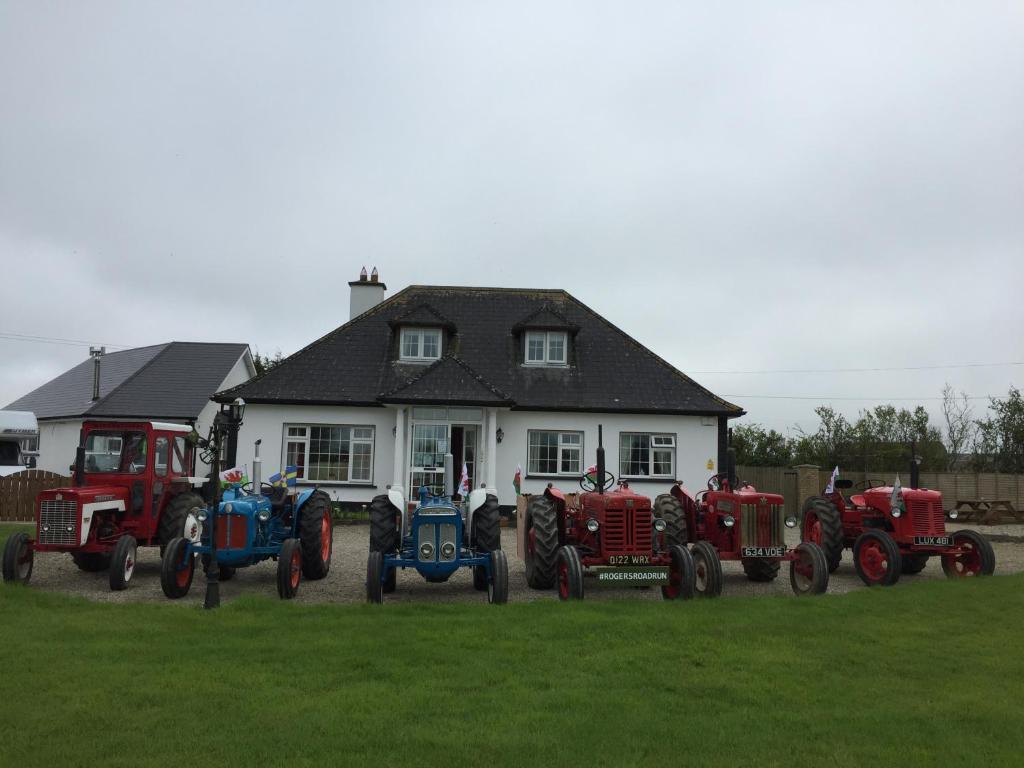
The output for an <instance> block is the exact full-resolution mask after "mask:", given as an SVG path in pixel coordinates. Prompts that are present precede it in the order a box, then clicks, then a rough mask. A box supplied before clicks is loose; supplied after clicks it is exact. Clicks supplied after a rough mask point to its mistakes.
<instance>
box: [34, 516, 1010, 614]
mask: <svg viewBox="0 0 1024 768" xmlns="http://www.w3.org/2000/svg"><path fill="white" fill-rule="evenodd" d="M952 527H953V526H951V528H952ZM959 527H960V528H974V530H979V531H981V532H982V533H984V534H986V535H988V536H990V537H991V538H992V546H993V548H994V549H995V553H996V573H997V574H1006V573H1018V572H1020V571H1024V525H1004V526H985V527H975V526H967V525H963V526H959ZM787 535H788V536H789V539H790V541H789V544H790V545H791V546H792V545H795V544H796V543H797V542H798V538H797V535H796V533H795V532H794V531H787ZM368 538H369V528H368V527H367V526H365V525H340V526H337V527H336V528H335V529H334V557H333V560H332V565H331V572H330V574H329V575H328V576H327V578H326V579H323V580H321V581H303V582H302V585H301V586H300V588H299V594H298V597H297V598H296V599H297V600H299V601H301V602H319V603H361V602H363V601H364V600H365V599H366V597H365V595H366V592H365V587H364V581H365V578H366V552H367V543H368ZM502 548H503V549H504V550H505V552H506V553H507V554H508V561H509V600H510V601H511V602H518V601H524V600H553V599H555V598H556V596H555V593H554V592H553V591H549V592H537V591H534V590H532V589H529V588H528V587H527V586H526V577H525V574H524V571H523V563H522V561H521V560H520V559H519V558H518V557H517V556H516V539H515V530H514V529H511V528H503V529H502ZM722 565H723V570H724V572H725V582H724V586H723V590H722V595H723V597H729V596H732V595H788V596H792V592H791V591H790V587H789V571H788V566H786V565H785V564H783V568H782V571H781V572H780V575H779V578H778V579H776V580H775V581H774V582H771V583H769V584H755V583H753V582H750V581H748V580H747V578H746V577H745V576H744V575H743V569H742V567H741V566H740V564H739V563H723V564H722ZM276 568H277V564H276V563H275V562H273V561H269V560H268V561H266V562H263V563H260V564H259V565H257V566H254V567H252V568H241V569H239V570H238V572H237V574H236V575H235V577H234V578H233V579H232V580H231V581H228V582H225V583H223V584H222V585H221V599H222V600H223V601H228V600H231V599H233V598H235V597H238V596H239V595H250V594H262V595H267V596H269V597H276V596H277V587H276V580H275V578H276ZM943 578H945V576H944V575H943V573H942V567H941V566H940V564H939V562H938V560H937V559H935V558H932V559H931V560H930V561H929V563H928V565H927V566H926V567H925V569H924V570H923V571H922V572H921V573H920V574H919V575H917V576H904V577H902V579H901V583H903V582H904V581H915V580H918V579H943ZM591 584H593V582H592V581H590V580H588V581H587V586H588V587H589V586H590V585H591ZM204 586H205V579H204V577H203V575H202V574H201V573H200V571H199V570H198V569H197V571H196V578H195V581H194V582H193V584H192V590H191V592H190V593H189V595H188V596H187V597H185V598H183V599H182V600H179V601H177V602H178V603H180V604H182V605H198V604H200V603H201V602H202V600H203V591H204ZM31 588H33V589H43V590H49V591H52V592H64V593H67V594H72V595H79V596H82V597H87V598H89V599H90V600H97V601H100V602H146V601H164V600H166V599H167V598H165V597H164V595H163V592H162V591H161V589H160V557H159V551H158V550H157V549H156V548H155V547H145V548H141V549H139V562H138V566H137V568H136V571H135V575H134V577H133V578H132V581H131V585H130V586H129V588H128V589H127V590H125V591H123V592H111V591H110V589H109V587H108V583H107V574H106V572H104V573H83V572H81V571H79V570H78V569H77V568H76V567H75V565H74V563H72V562H71V557H70V556H69V555H56V554H49V553H41V554H38V555H37V556H36V560H35V566H34V569H33V573H32V582H31ZM897 588H898V585H897ZM854 589H866V587H865V586H864V585H863V583H862V582H861V580H860V579H859V578H858V577H857V574H856V572H855V571H854V568H853V565H852V562H851V560H850V552H849V551H848V550H847V551H846V552H844V554H843V563H842V564H841V565H840V566H839V570H838V571H836V572H835V573H834V574H832V576H831V578H830V580H829V588H828V591H829V593H834V594H838V593H842V592H849V591H850V590H854ZM586 599H588V600H591V599H594V600H616V599H625V600H661V593H660V590H658V589H657V588H646V589H645V588H632V589H628V588H627V589H609V588H603V587H602V588H596V587H595V588H591V589H589V590H588V591H587V593H586ZM428 601H440V602H485V601H486V596H485V595H484V594H483V593H481V592H477V591H476V590H474V589H473V582H472V576H471V573H470V571H469V569H461V570H459V571H458V572H456V574H455V575H454V576H452V578H451V579H450V580H449V581H448V582H447V583H445V584H428V583H427V582H426V581H424V580H423V579H422V578H421V577H420V576H419V574H417V573H416V572H415V571H414V570H411V569H409V570H405V571H399V573H398V589H397V590H396V591H395V593H394V594H391V595H386V596H385V602H396V603H400V602H428Z"/></svg>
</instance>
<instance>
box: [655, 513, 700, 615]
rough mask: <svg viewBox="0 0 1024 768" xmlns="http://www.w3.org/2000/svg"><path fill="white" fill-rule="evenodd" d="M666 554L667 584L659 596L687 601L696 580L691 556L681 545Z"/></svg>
mask: <svg viewBox="0 0 1024 768" xmlns="http://www.w3.org/2000/svg"><path fill="white" fill-rule="evenodd" d="M673 501H675V499H674V498H673ZM668 554H669V557H671V558H672V564H671V565H670V566H669V569H668V584H665V585H663V586H662V588H661V596H662V597H663V598H664V599H665V600H689V599H690V598H692V597H693V582H694V579H695V578H696V577H695V574H696V566H695V565H694V563H693V555H691V554H690V550H688V549H687V548H686V547H684V546H683V545H682V544H673V545H672V546H670V547H669V550H668Z"/></svg>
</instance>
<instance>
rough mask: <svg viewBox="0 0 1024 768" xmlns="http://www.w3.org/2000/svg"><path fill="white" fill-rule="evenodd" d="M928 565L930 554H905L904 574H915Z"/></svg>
mask: <svg viewBox="0 0 1024 768" xmlns="http://www.w3.org/2000/svg"><path fill="white" fill-rule="evenodd" d="M926 565H928V555H925V554H921V553H915V554H912V555H903V563H902V568H903V575H904V576H913V575H914V574H916V573H920V572H921V571H923V570H924V567H925V566H926Z"/></svg>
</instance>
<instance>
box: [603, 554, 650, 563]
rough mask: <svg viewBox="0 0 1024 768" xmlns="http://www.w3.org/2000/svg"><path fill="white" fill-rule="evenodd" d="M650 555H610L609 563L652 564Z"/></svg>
mask: <svg viewBox="0 0 1024 768" xmlns="http://www.w3.org/2000/svg"><path fill="white" fill-rule="evenodd" d="M650 563H651V556H650V555H608V565H650Z"/></svg>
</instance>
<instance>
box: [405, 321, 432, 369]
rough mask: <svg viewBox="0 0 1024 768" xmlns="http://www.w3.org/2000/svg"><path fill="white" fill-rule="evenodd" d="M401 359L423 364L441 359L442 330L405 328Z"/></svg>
mask: <svg viewBox="0 0 1024 768" xmlns="http://www.w3.org/2000/svg"><path fill="white" fill-rule="evenodd" d="M400 345H401V346H400V350H401V359H402V360H405V361H408V362H412V363H422V362H429V361H432V360H437V359H439V358H440V357H441V329H440V328H403V329H402V338H401V341H400Z"/></svg>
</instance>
